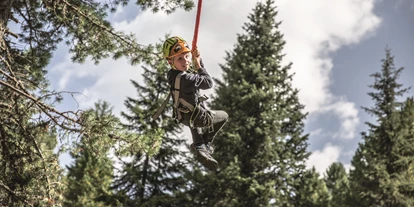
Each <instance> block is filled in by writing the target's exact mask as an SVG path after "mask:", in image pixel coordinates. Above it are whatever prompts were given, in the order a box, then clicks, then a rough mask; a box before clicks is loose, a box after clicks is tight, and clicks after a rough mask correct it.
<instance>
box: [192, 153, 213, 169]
mask: <svg viewBox="0 0 414 207" xmlns="http://www.w3.org/2000/svg"><path fill="white" fill-rule="evenodd" d="M196 157H197V160H198V161H199V162H200V163H201V164H202V165H203V166H204V167H206V168H207V169H209V170H213V171H214V170H216V169H217V165H218V162H217V161H216V160H212V159H208V158H207V157H204V156H201V155H198V154H197V156H196Z"/></svg>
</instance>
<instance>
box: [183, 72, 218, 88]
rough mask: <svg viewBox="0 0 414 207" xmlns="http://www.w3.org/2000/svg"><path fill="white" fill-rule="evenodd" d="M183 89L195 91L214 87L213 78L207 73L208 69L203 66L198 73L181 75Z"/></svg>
mask: <svg viewBox="0 0 414 207" xmlns="http://www.w3.org/2000/svg"><path fill="white" fill-rule="evenodd" d="M181 81H182V86H183V88H182V90H185V91H193V90H198V89H202V90H206V89H210V88H212V87H213V79H212V78H211V77H210V75H209V74H208V73H207V70H206V69H205V68H204V67H203V68H200V69H198V70H197V73H185V75H183V76H182V77H181Z"/></svg>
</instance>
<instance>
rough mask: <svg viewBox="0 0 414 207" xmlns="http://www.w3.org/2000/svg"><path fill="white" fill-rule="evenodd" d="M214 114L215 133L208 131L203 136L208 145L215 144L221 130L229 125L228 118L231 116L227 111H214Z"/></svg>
mask: <svg viewBox="0 0 414 207" xmlns="http://www.w3.org/2000/svg"><path fill="white" fill-rule="evenodd" d="M212 112H213V131H210V130H209V129H208V130H206V131H205V133H204V134H203V139H204V142H206V143H211V142H213V140H214V138H215V137H216V135H217V133H218V132H219V131H220V130H221V128H223V126H224V125H225V124H226V123H227V121H228V118H229V115H228V114H227V113H226V112H225V111H216V110H212Z"/></svg>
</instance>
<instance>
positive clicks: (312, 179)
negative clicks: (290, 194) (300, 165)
mask: <svg viewBox="0 0 414 207" xmlns="http://www.w3.org/2000/svg"><path fill="white" fill-rule="evenodd" d="M301 178H302V185H301V187H300V188H299V190H298V195H297V197H296V199H297V201H296V205H295V206H309V207H330V205H329V202H330V200H331V197H330V195H329V192H328V188H327V187H326V184H325V181H324V180H323V179H321V178H319V173H317V172H316V170H315V168H314V167H313V168H312V169H310V170H308V171H306V172H304V173H303V177H301ZM335 207H336V206H335Z"/></svg>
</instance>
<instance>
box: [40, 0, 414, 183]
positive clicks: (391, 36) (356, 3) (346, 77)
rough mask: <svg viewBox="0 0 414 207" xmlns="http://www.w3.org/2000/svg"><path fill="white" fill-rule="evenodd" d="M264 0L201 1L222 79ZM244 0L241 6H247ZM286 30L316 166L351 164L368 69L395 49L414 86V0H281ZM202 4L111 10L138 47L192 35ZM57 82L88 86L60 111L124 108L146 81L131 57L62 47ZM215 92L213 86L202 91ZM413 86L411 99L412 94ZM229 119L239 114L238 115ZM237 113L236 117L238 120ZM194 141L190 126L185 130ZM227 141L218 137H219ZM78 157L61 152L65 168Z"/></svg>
mask: <svg viewBox="0 0 414 207" xmlns="http://www.w3.org/2000/svg"><path fill="white" fill-rule="evenodd" d="M259 1H260V0H226V1H220V0H209V1H204V2H203V7H202V13H201V22H200V28H199V36H198V48H199V50H200V52H201V56H202V58H203V60H204V64H205V67H206V69H207V70H208V71H209V73H210V75H211V76H213V77H214V78H218V79H221V78H222V71H221V68H220V66H219V64H223V63H224V57H225V52H226V51H232V50H233V48H234V45H235V44H236V40H237V34H243V33H244V31H243V30H242V26H243V24H244V23H246V22H248V21H249V20H248V18H247V17H248V15H249V14H250V13H252V11H253V8H254V6H255V5H256V4H257V2H259ZM240 2H242V3H240ZM275 5H276V6H277V10H278V15H277V16H276V20H277V21H281V22H282V24H281V25H280V28H279V29H280V31H281V32H282V34H283V35H284V40H285V41H286V45H285V48H284V53H286V56H285V59H284V63H283V64H288V63H293V65H292V72H294V73H295V75H294V79H293V86H294V87H295V88H297V89H298V90H299V100H300V102H301V103H302V104H304V105H305V112H307V113H308V116H307V119H306V121H305V133H309V140H308V142H309V148H308V149H309V151H310V152H312V155H311V156H310V158H309V160H308V163H307V164H308V167H312V166H314V167H315V168H316V170H317V171H318V172H319V173H320V174H321V175H322V174H323V173H325V171H326V168H327V167H328V166H329V165H330V164H332V163H333V162H342V163H343V164H344V165H345V167H346V168H347V169H349V168H350V162H351V159H352V156H353V155H354V153H355V150H356V148H357V146H358V142H361V141H362V140H361V136H360V133H361V132H362V131H364V130H366V129H367V127H366V125H365V122H367V121H371V122H372V121H373V120H372V117H370V116H369V115H368V114H366V113H365V112H364V110H363V109H361V107H371V106H372V105H373V102H372V101H371V99H370V97H369V96H368V95H367V93H368V92H370V91H372V90H371V89H370V88H369V87H368V85H370V84H372V83H373V82H374V79H373V78H371V77H370V74H373V73H375V72H379V71H380V70H381V64H382V63H381V59H383V58H384V57H385V49H386V48H389V49H391V53H392V55H394V56H395V59H394V60H395V66H396V67H397V68H399V67H404V68H405V70H404V71H403V73H402V75H401V78H400V82H401V83H402V84H404V86H405V87H410V86H412V81H410V80H412V78H413V76H414V59H413V58H412V54H413V53H414V41H413V40H412V34H413V33H414V27H413V26H412V23H413V22H414V0H312V1H309V0H275ZM195 17H196V9H194V10H192V11H190V12H185V11H177V12H175V13H172V14H170V15H166V14H164V13H156V14H153V13H151V12H149V11H148V12H142V11H140V9H139V8H138V7H137V6H136V5H134V4H133V3H130V4H128V6H127V7H122V8H120V9H119V10H118V11H117V12H116V13H114V14H111V15H109V16H108V20H109V21H111V22H112V24H113V26H114V27H115V28H116V29H117V30H122V31H125V32H126V33H133V34H135V36H136V38H137V41H138V42H139V43H140V44H144V45H148V44H154V43H159V42H160V41H163V38H164V36H165V34H166V33H169V34H171V35H177V36H181V37H183V38H184V39H186V40H187V42H189V43H191V42H192V36H193V33H194V24H195ZM48 72H49V73H48V76H49V79H50V82H51V87H52V88H54V89H56V90H61V91H73V92H80V93H82V95H77V96H75V97H74V98H67V99H66V100H65V101H64V103H63V104H62V105H60V106H58V108H60V109H65V110H68V109H70V110H76V109H87V108H90V107H93V104H94V103H95V102H97V101H98V100H105V101H108V102H109V103H111V104H112V105H113V107H114V113H115V114H116V115H119V114H120V112H121V111H123V110H124V109H125V108H124V105H123V103H124V100H125V99H126V97H136V95H137V92H136V89H135V88H134V87H133V86H132V84H131V82H130V80H135V81H137V82H141V81H142V77H141V73H142V72H143V69H142V68H141V66H140V65H138V66H131V65H129V64H128V61H127V60H125V59H119V60H113V59H105V60H103V61H101V63H100V64H99V65H94V64H93V62H92V61H86V62H85V63H83V64H78V63H72V62H71V60H70V54H68V49H67V48H66V47H65V46H64V45H62V47H60V48H59V49H58V50H57V51H56V52H55V55H54V57H53V59H52V61H51V64H50V65H49V67H48ZM204 93H205V94H206V95H211V94H212V93H214V90H213V89H212V90H209V91H206V92H204ZM413 95H414V94H413V90H410V92H409V93H408V94H407V96H413ZM230 116H231V114H230ZM230 120H231V119H230ZM184 134H185V135H186V136H187V137H188V141H189V142H190V140H191V137H190V135H189V133H188V131H185V133H184ZM218 138H219V137H218ZM70 162H71V159H70V158H69V157H68V155H63V156H61V165H62V166H64V165H67V164H69V163H70Z"/></svg>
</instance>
